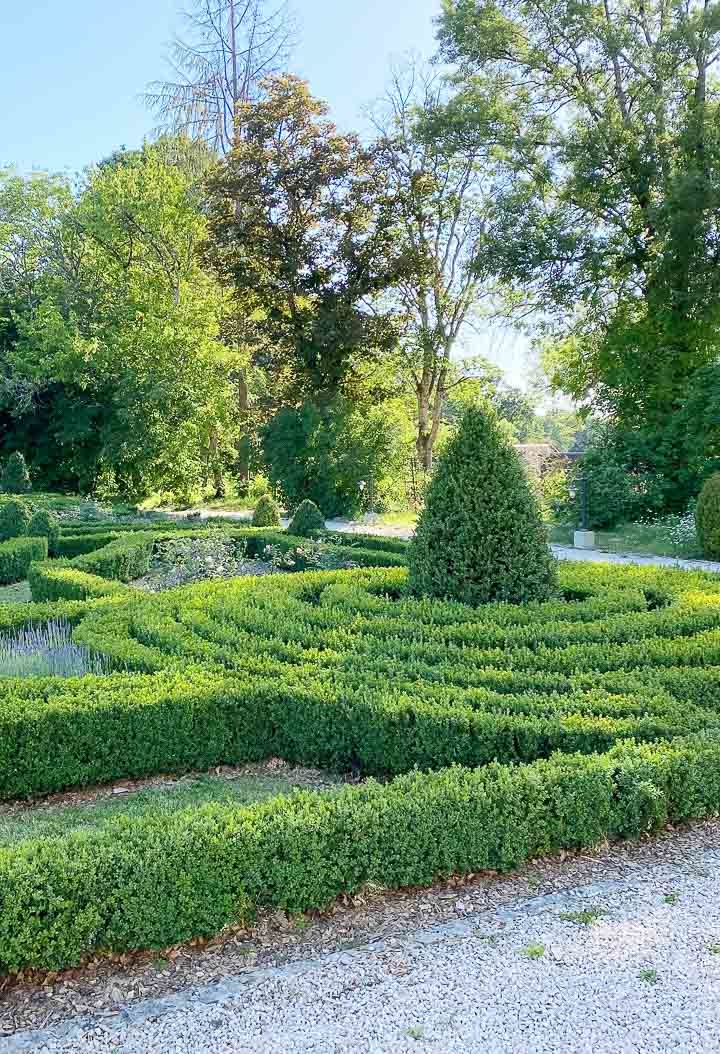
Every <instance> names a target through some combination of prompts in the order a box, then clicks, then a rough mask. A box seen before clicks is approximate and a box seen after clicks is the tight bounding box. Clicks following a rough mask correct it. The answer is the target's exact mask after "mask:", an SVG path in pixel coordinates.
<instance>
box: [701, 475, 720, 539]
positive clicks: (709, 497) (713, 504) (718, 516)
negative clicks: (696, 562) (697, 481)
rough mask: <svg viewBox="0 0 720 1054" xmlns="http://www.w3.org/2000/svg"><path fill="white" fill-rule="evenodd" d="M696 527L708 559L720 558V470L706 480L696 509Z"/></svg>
mask: <svg viewBox="0 0 720 1054" xmlns="http://www.w3.org/2000/svg"><path fill="white" fill-rule="evenodd" d="M695 528H696V530H697V536H698V541H699V542H700V545H701V547H702V551H703V553H704V554H705V556H706V557H707V558H708V560H720V472H716V473H714V475H712V476H710V478H709V479H706V480H705V484H704V486H703V489H702V490H701V491H700V497H699V498H698V501H697V508H696V509H695Z"/></svg>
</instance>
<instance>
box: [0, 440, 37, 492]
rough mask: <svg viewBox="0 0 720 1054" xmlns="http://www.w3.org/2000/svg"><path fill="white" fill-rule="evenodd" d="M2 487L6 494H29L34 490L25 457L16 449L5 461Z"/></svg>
mask: <svg viewBox="0 0 720 1054" xmlns="http://www.w3.org/2000/svg"><path fill="white" fill-rule="evenodd" d="M2 489H3V490H4V491H5V493H6V494H27V493H28V491H30V490H32V484H31V482H30V473H29V472H28V468H27V465H26V464H25V458H24V457H23V455H22V454H21V453H20V451H19V450H16V451H15V453H14V454H11V455H10V457H9V458H8V459H7V461H6V462H5V469H4V471H3V474H2Z"/></svg>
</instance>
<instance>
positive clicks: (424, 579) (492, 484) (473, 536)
mask: <svg viewBox="0 0 720 1054" xmlns="http://www.w3.org/2000/svg"><path fill="white" fill-rule="evenodd" d="M408 557H409V565H410V588H411V589H412V591H413V592H414V593H415V594H418V595H425V596H431V597H448V598H451V599H454V600H460V601H462V602H463V603H465V604H484V603H487V602H488V601H493V600H502V601H508V602H510V603H523V602H525V601H529V600H544V599H546V597H548V596H549V595H550V594H551V593H552V591H553V588H554V585H555V561H554V559H553V557H552V554H551V553H550V550H549V548H548V544H547V538H546V532H545V528H544V526H543V523H542V520H541V518H540V510H539V507H538V504H537V501H536V499H535V497H534V496H533V494H532V491H531V490H530V487H529V485H528V481H527V479H526V477H525V473H524V471H523V468H522V466H521V464H520V460H519V458H518V456H517V454H516V452H515V451H514V450H513V449H512V447H511V446H510V444H509V443H508V442H507V440H506V439H505V437H504V436H503V435H502V433H501V431H500V429H499V427H498V423H497V419H496V417H495V415H494V414H493V412H492V411H491V410H490V409H489V408H487V409H485V408H483V409H471V410H468V412H467V413H466V414H465V416H464V418H463V420H462V422H461V424H460V427H459V428H458V430H457V432H456V434H455V436H454V437H453V438H452V439H451V440H450V442H449V443H448V446H447V448H446V450H445V452H444V453H443V454H442V456H441V457H440V459H439V461H438V464H437V468H436V470H435V474H434V476H433V479H432V481H431V483H430V485H429V487H428V491H427V499H426V504H425V508H424V510H423V512H422V513H421V515H420V519H419V522H418V526H417V531H416V534H415V538H414V540H413V542H412V544H411V545H410V549H409V554H408Z"/></svg>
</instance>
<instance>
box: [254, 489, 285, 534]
mask: <svg viewBox="0 0 720 1054" xmlns="http://www.w3.org/2000/svg"><path fill="white" fill-rule="evenodd" d="M252 524H253V527H279V526H280V510H279V509H278V507H277V502H275V501H274V499H273V498H272V497H271V495H270V494H263V496H262V497H261V498H260V500H259V502H258V503H257V505H256V506H255V512H254V513H253V518H252Z"/></svg>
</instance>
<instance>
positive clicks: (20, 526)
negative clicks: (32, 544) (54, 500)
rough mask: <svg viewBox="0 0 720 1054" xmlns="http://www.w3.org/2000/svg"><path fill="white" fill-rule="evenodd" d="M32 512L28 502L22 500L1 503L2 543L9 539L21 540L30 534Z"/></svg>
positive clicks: (0, 537) (0, 531) (0, 525)
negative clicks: (23, 536)
mask: <svg viewBox="0 0 720 1054" xmlns="http://www.w3.org/2000/svg"><path fill="white" fill-rule="evenodd" d="M31 519H32V512H31V510H30V506H29V505H28V504H27V502H24V501H22V499H20V498H12V499H11V500H10V501H3V502H1V503H0V542H5V541H7V540H8V538H20V537H21V536H22V535H24V534H27V533H28V527H29V526H30V521H31Z"/></svg>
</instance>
